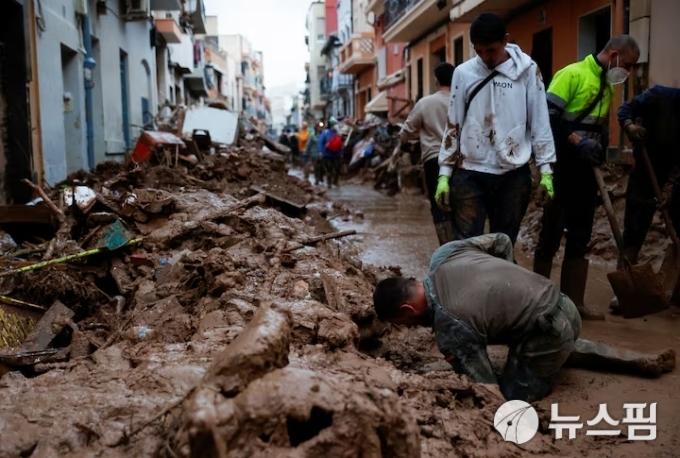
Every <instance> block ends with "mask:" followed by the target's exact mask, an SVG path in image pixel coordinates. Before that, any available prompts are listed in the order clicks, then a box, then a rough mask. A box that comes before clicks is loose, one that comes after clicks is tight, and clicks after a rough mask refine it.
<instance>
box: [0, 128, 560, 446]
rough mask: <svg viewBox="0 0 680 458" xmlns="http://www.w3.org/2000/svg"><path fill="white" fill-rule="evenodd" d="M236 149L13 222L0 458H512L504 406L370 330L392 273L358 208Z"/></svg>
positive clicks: (149, 171)
mask: <svg viewBox="0 0 680 458" xmlns="http://www.w3.org/2000/svg"><path fill="white" fill-rule="evenodd" d="M239 143H240V146H235V145H231V146H228V147H223V146H220V145H217V146H215V144H214V143H213V142H211V146H210V148H215V152H214V154H210V153H208V154H202V155H201V156H198V155H197V156H196V158H197V161H196V163H195V164H194V163H193V161H181V160H179V159H178V160H175V156H174V155H172V156H170V157H167V156H166V155H165V153H162V154H154V155H149V157H150V160H149V161H148V162H145V163H143V164H141V165H139V164H135V162H134V161H129V162H127V163H125V164H103V165H101V166H100V167H98V168H97V170H96V171H95V172H94V173H92V174H89V173H83V172H81V173H78V174H76V175H74V176H72V177H70V178H69V179H68V180H67V182H66V183H64V184H63V185H61V186H59V187H57V188H55V189H53V190H50V191H48V192H45V191H43V190H41V189H38V188H35V190H36V194H38V195H39V198H38V199H36V201H34V202H32V204H33V205H29V206H22V207H25V208H22V209H21V213H13V215H14V218H13V219H12V221H11V224H9V223H8V224H3V226H2V227H3V228H4V230H5V233H4V234H2V237H0V240H1V241H2V249H3V252H4V253H6V254H5V256H3V257H2V272H1V273H0V288H2V291H1V293H2V297H3V298H4V299H3V301H2V304H1V305H0V307H1V309H0V310H2V311H3V316H2V317H0V320H1V321H0V322H1V324H2V332H3V334H2V336H3V338H4V339H5V340H4V342H3V344H4V348H0V376H1V378H0V386H1V388H2V392H3V403H2V406H0V437H2V441H0V456H3V457H5V456H7V457H20V456H34V457H43V456H85V455H88V456H90V455H104V456H138V457H145V456H148V457H152V456H154V457H155V456H167V457H174V456H192V457H203V456H221V457H231V456H233V457H237V456H264V455H265V454H268V455H269V454H276V455H277V456H291V457H292V456H304V457H316V456H365V457H380V456H395V457H400V456H403V457H407V456H409V457H413V456H425V457H441V456H454V455H465V456H476V457H484V456H488V457H491V456H493V457H498V456H501V457H502V456H508V457H509V456H516V455H517V451H516V449H515V448H514V446H513V445H511V444H507V443H505V442H502V440H501V438H500V436H498V435H495V434H492V431H493V413H494V412H495V410H496V408H497V407H498V406H499V405H500V404H501V403H502V402H503V400H502V397H500V394H499V393H497V392H495V391H494V390H493V389H490V388H487V387H484V386H479V385H473V384H471V383H469V381H467V379H466V378H464V377H459V376H457V375H456V374H454V373H452V372H450V371H449V372H430V373H425V374H418V373H416V372H417V371H416V370H417V369H418V368H419V367H421V366H422V365H423V364H427V363H432V362H435V361H438V360H441V355H440V354H438V352H437V350H436V348H434V347H433V340H432V337H431V336H430V335H423V336H422V337H423V338H422V339H417V340H415V341H413V340H410V341H407V340H406V339H404V336H403V335H402V334H401V333H400V332H399V331H395V330H392V329H391V328H388V327H386V326H385V325H383V324H381V323H379V322H377V320H376V319H375V314H374V312H373V309H372V299H371V295H372V290H373V287H374V285H375V284H376V283H377V282H378V281H379V280H381V279H382V278H385V277H387V276H390V275H394V274H398V273H399V269H398V268H390V269H382V268H376V267H373V266H364V265H362V263H361V261H360V260H359V259H358V250H357V248H356V247H355V246H354V243H353V242H352V240H351V239H349V238H347V236H350V235H352V234H353V232H352V231H346V232H337V231H336V230H335V229H334V228H333V227H332V226H331V225H330V223H329V220H330V219H332V218H333V217H334V216H335V215H337V214H343V213H344V212H346V211H347V210H346V209H343V208H339V207H338V206H336V205H334V204H332V203H331V202H328V201H325V200H323V198H322V197H321V196H319V194H318V191H317V190H316V189H315V188H314V187H312V186H311V185H310V184H309V183H307V182H304V181H302V180H299V179H297V178H294V177H291V176H289V175H287V174H286V171H285V167H284V160H283V157H282V156H281V155H279V154H277V153H274V152H273V151H272V150H271V149H272V148H269V147H268V146H267V147H266V148H265V147H264V146H263V144H264V141H263V140H262V139H261V138H259V136H258V135H256V134H254V133H252V132H249V131H248V129H245V131H242V132H241V133H240V139H239ZM273 146H274V148H276V145H273ZM163 149H165V148H162V149H161V150H163ZM200 149H201V148H199V150H200ZM203 149H204V148H203ZM171 150H172V148H171ZM150 151H154V149H153V148H152V149H150ZM180 152H181V151H180ZM173 153H174V151H173ZM153 157H156V158H157V159H158V158H159V159H160V160H156V159H154V160H151V158H153ZM19 216H21V217H19ZM26 221H28V223H26ZM421 331H422V332H425V331H426V330H424V329H423V330H421ZM407 347H408V348H407ZM545 437H547V436H545ZM531 447H533V448H531ZM531 447H530V448H529V450H530V451H535V452H536V453H545V452H546V451H547V450H548V449H549V445H548V443H547V440H546V439H544V437H543V436H541V437H540V439H539V440H538V441H535V442H532V445H531Z"/></svg>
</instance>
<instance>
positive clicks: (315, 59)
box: [306, 1, 327, 120]
mask: <svg viewBox="0 0 680 458" xmlns="http://www.w3.org/2000/svg"><path fill="white" fill-rule="evenodd" d="M325 8H326V5H325V4H324V2H320V1H316V2H313V3H312V4H311V5H310V6H309V11H308V12H307V32H308V35H307V38H306V40H307V48H308V49H309V83H308V84H309V111H310V114H311V116H312V117H314V118H315V119H318V120H320V119H323V118H324V108H325V107H326V102H325V100H323V98H322V96H321V82H322V81H323V80H324V78H325V77H326V74H327V69H326V65H327V64H326V57H325V56H322V55H321V50H322V49H323V47H324V44H325V43H326V38H327V36H326V10H325Z"/></svg>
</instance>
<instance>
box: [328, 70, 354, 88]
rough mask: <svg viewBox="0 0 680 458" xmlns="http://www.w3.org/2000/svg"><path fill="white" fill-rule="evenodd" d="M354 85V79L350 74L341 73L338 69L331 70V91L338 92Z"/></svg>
mask: <svg viewBox="0 0 680 458" xmlns="http://www.w3.org/2000/svg"><path fill="white" fill-rule="evenodd" d="M353 86H354V79H353V78H352V75H343V74H342V73H340V72H339V71H338V70H335V71H334V72H333V86H332V91H333V92H338V91H341V90H346V89H349V88H351V87H353Z"/></svg>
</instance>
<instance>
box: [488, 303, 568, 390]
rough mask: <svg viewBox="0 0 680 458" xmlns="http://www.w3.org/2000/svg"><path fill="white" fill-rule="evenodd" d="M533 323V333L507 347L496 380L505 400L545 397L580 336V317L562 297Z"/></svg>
mask: <svg viewBox="0 0 680 458" xmlns="http://www.w3.org/2000/svg"><path fill="white" fill-rule="evenodd" d="M536 321H537V322H536V325H535V326H534V330H533V331H532V332H530V333H528V334H527V335H525V336H524V337H522V338H521V339H520V340H519V342H517V344H515V345H513V346H511V347H510V351H509V353H508V360H507V362H506V364H505V369H504V370H503V374H502V376H501V378H500V380H499V384H500V388H501V392H502V393H503V396H505V398H506V399H508V400H521V401H526V402H533V401H538V400H539V399H542V398H544V397H546V396H547V395H548V394H549V392H550V386H551V378H552V377H553V376H554V375H555V374H557V372H558V371H559V370H560V369H561V368H562V366H563V365H564V363H565V362H566V361H567V359H568V358H569V355H570V354H571V352H572V351H573V349H574V345H575V343H576V339H578V337H579V335H580V334H581V316H580V315H579V313H578V310H577V309H576V306H575V305H574V303H573V302H572V301H571V299H569V298H568V297H567V296H565V295H564V294H560V297H559V299H558V301H557V304H555V306H554V308H553V309H552V310H551V311H549V312H547V313H545V314H544V315H542V316H540V317H539V318H538V319H537V320H536Z"/></svg>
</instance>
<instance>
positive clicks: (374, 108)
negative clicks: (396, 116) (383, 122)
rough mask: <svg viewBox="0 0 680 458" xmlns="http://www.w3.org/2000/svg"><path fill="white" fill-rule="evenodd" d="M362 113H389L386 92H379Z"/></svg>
mask: <svg viewBox="0 0 680 458" xmlns="http://www.w3.org/2000/svg"><path fill="white" fill-rule="evenodd" d="M364 111H365V112H366V113H380V112H382V111H389V109H388V107H387V92H386V91H382V92H379V93H378V95H376V96H375V97H373V100H371V101H370V102H368V103H367V104H366V106H365V107H364Z"/></svg>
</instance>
